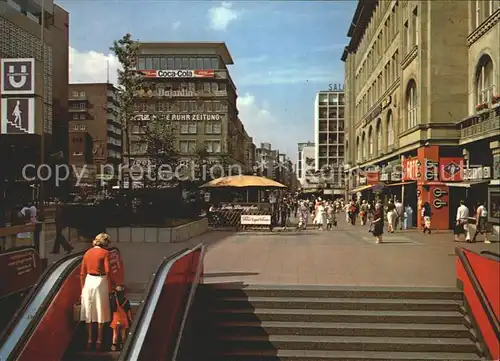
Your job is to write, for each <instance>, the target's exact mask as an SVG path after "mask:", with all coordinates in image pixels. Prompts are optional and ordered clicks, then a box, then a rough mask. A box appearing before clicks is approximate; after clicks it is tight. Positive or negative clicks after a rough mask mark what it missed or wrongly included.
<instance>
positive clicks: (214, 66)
mask: <svg viewBox="0 0 500 361" xmlns="http://www.w3.org/2000/svg"><path fill="white" fill-rule="evenodd" d="M211 68H212V69H219V59H217V58H212V66H211Z"/></svg>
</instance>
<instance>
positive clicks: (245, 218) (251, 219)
mask: <svg viewBox="0 0 500 361" xmlns="http://www.w3.org/2000/svg"><path fill="white" fill-rule="evenodd" d="M240 223H241V225H262V226H266V225H270V224H271V216H270V215H251V214H243V215H241V219H240Z"/></svg>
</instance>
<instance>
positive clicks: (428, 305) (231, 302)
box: [214, 297, 461, 311]
mask: <svg viewBox="0 0 500 361" xmlns="http://www.w3.org/2000/svg"><path fill="white" fill-rule="evenodd" d="M214 302H215V303H216V307H218V308H221V307H222V308H251V307H255V308H286V309H330V310H374V311H386V310H394V311H457V310H459V309H460V306H461V302H460V301H457V300H448V299H439V300H429V299H400V298H389V299H381V298H312V297H224V298H216V299H215V300H214Z"/></svg>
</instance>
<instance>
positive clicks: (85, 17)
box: [56, 0, 356, 161]
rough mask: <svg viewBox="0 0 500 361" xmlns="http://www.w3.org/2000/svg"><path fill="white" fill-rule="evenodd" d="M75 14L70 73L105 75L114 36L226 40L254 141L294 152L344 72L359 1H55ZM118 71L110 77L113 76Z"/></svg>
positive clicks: (75, 76)
mask: <svg viewBox="0 0 500 361" xmlns="http://www.w3.org/2000/svg"><path fill="white" fill-rule="evenodd" d="M56 2H57V3H58V4H59V5H60V6H62V7H63V8H65V9H66V10H67V11H68V12H69V13H70V47H71V52H70V54H71V55H70V58H71V59H70V72H71V80H72V81H75V82H82V81H105V80H106V75H105V74H106V59H108V60H110V64H111V69H112V73H114V69H115V68H114V67H115V66H116V65H117V64H116V61H115V59H113V57H112V56H111V55H110V54H109V50H108V48H109V46H110V45H111V44H112V42H113V40H115V39H118V38H120V37H121V36H123V34H125V33H126V32H130V33H131V34H132V36H133V37H134V38H135V39H138V40H143V41H184V40H186V41H197V40H199V41H225V42H226V44H227V46H228V48H229V51H230V52H231V55H232V57H233V59H234V63H235V64H234V65H232V66H231V67H230V72H231V76H232V77H233V80H234V82H235V84H236V87H237V88H238V96H239V108H240V118H241V120H242V121H243V123H244V124H245V127H246V128H247V131H248V132H249V134H250V135H251V136H253V137H254V142H255V143H256V144H257V145H258V144H259V143H260V142H271V143H272V144H273V146H274V148H277V149H279V150H280V151H281V152H285V153H287V154H288V155H289V156H290V157H291V158H292V160H294V161H295V158H296V155H295V153H296V147H297V142H301V141H307V140H313V115H314V97H315V94H316V93H317V92H318V91H320V90H326V89H327V88H328V84H330V83H341V82H343V79H344V75H343V74H344V64H343V63H342V62H341V61H340V56H341V54H342V49H343V47H344V46H345V45H346V44H347V42H348V39H347V37H346V33H347V30H348V26H349V24H350V22H351V19H352V15H353V13H354V9H355V6H356V2H355V1H268V2H266V1H234V2H216V1H147V0H143V1H138V0H134V1H131V0H128V1H127V0H121V1H105V0H99V1H91V0H81V1H75V0H62V1H56ZM113 78H114V77H113V74H112V76H111V80H113Z"/></svg>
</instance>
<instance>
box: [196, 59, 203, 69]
mask: <svg viewBox="0 0 500 361" xmlns="http://www.w3.org/2000/svg"><path fill="white" fill-rule="evenodd" d="M196 69H203V58H197V59H196Z"/></svg>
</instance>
